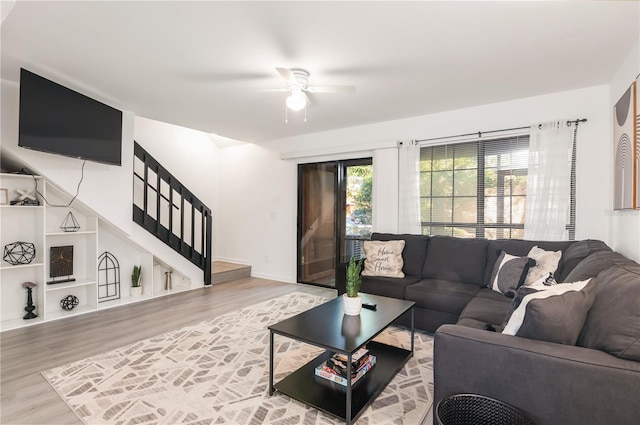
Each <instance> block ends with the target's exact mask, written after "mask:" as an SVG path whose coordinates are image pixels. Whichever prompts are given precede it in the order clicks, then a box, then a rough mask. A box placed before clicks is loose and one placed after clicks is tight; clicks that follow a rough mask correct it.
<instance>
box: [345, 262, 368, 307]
mask: <svg viewBox="0 0 640 425" xmlns="http://www.w3.org/2000/svg"><path fill="white" fill-rule="evenodd" d="M363 260H364V258H361V259H360V261H358V262H356V260H355V259H354V257H353V256H352V257H351V259H350V260H349V266H348V267H347V284H346V290H347V297H350V298H355V297H357V296H358V292H360V285H362V276H360V271H362V262H363Z"/></svg>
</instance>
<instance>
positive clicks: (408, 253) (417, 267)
mask: <svg viewBox="0 0 640 425" xmlns="http://www.w3.org/2000/svg"><path fill="white" fill-rule="evenodd" d="M371 240H372V241H397V240H403V241H404V251H402V259H403V261H404V264H403V266H402V272H403V273H404V274H405V275H406V276H420V272H421V271H422V265H423V264H424V258H425V256H426V254H427V245H428V244H429V236H423V235H409V234H402V235H397V234H393V233H373V234H372V235H371Z"/></svg>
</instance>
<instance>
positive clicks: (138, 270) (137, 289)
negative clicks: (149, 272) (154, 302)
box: [129, 266, 142, 297]
mask: <svg viewBox="0 0 640 425" xmlns="http://www.w3.org/2000/svg"><path fill="white" fill-rule="evenodd" d="M141 277H142V266H133V272H132V273H131V288H129V294H130V295H131V296H132V297H139V296H140V295H142V281H141V280H140V279H141Z"/></svg>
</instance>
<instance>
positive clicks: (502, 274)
mask: <svg viewBox="0 0 640 425" xmlns="http://www.w3.org/2000/svg"><path fill="white" fill-rule="evenodd" d="M532 265H535V260H532V259H531V258H529V257H516V256H514V255H510V254H507V253H506V252H504V251H502V252H501V253H500V255H499V256H498V259H497V260H496V264H495V265H494V266H493V272H492V273H491V280H490V281H489V285H490V286H489V287H490V288H491V289H493V290H494V291H496V292H500V293H501V294H504V295H506V296H507V297H511V298H513V296H514V295H515V293H516V290H517V289H518V288H519V287H520V286H521V285H522V284H523V283H524V281H525V279H526V277H527V272H528V271H529V267H530V266H532Z"/></svg>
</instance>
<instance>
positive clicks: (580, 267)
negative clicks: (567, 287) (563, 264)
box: [564, 250, 630, 282]
mask: <svg viewBox="0 0 640 425" xmlns="http://www.w3.org/2000/svg"><path fill="white" fill-rule="evenodd" d="M628 261H630V260H629V259H628V258H627V257H625V256H624V255H622V254H620V253H618V252H615V251H604V250H603V251H597V252H594V253H592V254H591V255H589V256H588V257H587V258H585V259H583V260H582V261H580V262H579V263H578V264H577V265H576V266H575V267H574V268H573V270H571V271H570V272H569V273H568V274H567V276H566V278H565V279H564V280H566V281H568V282H573V281H576V280H584V279H587V278H589V277H594V276H598V274H600V272H602V271H603V270H605V269H608V268H609V267H611V266H614V265H616V264H625V263H627V262H628Z"/></svg>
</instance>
